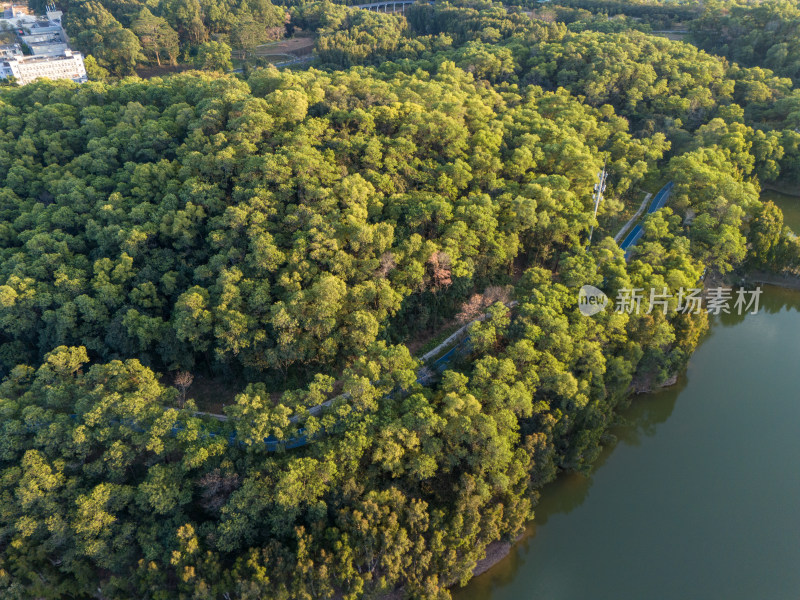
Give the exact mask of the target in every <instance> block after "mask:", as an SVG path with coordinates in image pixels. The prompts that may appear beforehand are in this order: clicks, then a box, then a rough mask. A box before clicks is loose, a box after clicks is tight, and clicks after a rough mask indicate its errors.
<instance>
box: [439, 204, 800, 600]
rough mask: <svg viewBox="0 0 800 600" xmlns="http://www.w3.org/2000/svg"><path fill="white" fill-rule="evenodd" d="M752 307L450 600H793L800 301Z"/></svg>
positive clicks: (799, 508) (711, 338) (797, 553)
mask: <svg viewBox="0 0 800 600" xmlns="http://www.w3.org/2000/svg"><path fill="white" fill-rule="evenodd" d="M787 220H788V219H787ZM797 223H798V225H800V219H799V220H798V221H797ZM798 229H800V227H798ZM761 305H762V306H761V309H760V311H759V313H758V314H756V315H747V316H745V317H737V316H724V318H721V319H716V320H715V321H714V322H713V324H712V327H711V331H710V333H709V334H708V336H707V337H706V339H705V340H704V341H703V343H702V344H701V345H700V347H699V348H698V349H697V352H696V353H695V354H694V356H693V357H692V359H691V361H690V363H689V367H688V370H687V372H686V374H685V375H684V376H683V377H682V378H681V380H680V381H679V383H678V385H677V386H675V387H674V388H671V389H669V390H665V391H662V392H659V393H656V394H650V395H643V396H638V397H636V398H635V399H634V401H633V403H632V406H631V408H630V409H629V410H627V411H626V412H625V413H624V415H623V416H624V418H625V419H626V421H627V424H626V425H625V426H622V427H618V428H616V429H615V430H614V433H615V434H616V435H617V437H618V438H619V442H618V443H617V444H616V446H615V447H613V448H608V449H607V450H606V451H605V453H604V454H603V456H602V458H601V459H600V461H599V463H598V464H597V466H596V468H595V469H594V471H593V473H592V474H591V476H590V477H588V478H587V477H583V476H581V475H567V476H564V477H561V478H559V480H558V481H557V482H555V483H554V484H552V485H550V486H548V487H547V488H545V489H544V490H543V491H542V500H541V502H540V504H539V506H538V507H537V509H536V521H535V523H534V524H533V525H531V527H530V529H529V531H528V534H527V536H526V538H525V539H524V540H523V541H522V542H521V543H519V544H517V545H516V546H515V547H514V549H513V550H512V552H511V554H510V555H509V556H508V557H507V558H506V559H504V561H503V562H501V563H499V564H498V565H496V566H495V567H494V568H493V569H491V570H490V571H489V572H487V573H486V574H484V575H482V576H480V577H477V578H476V579H474V580H473V581H472V582H471V583H470V584H469V585H468V586H467V587H466V588H464V589H462V590H459V591H456V592H455V594H454V595H455V598H456V600H606V599H610V600H660V599H664V600H693V599H703V600H707V599H725V600H755V599H759V600H760V599H765V600H783V599H787V600H789V599H791V600H797V598H800V469H799V467H798V465H800V368H798V366H800V361H798V350H800V293H798V292H791V291H787V290H781V289H778V288H771V287H765V288H764V294H763V295H762V302H761Z"/></svg>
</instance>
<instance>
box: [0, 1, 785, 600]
mask: <svg viewBox="0 0 800 600" xmlns="http://www.w3.org/2000/svg"><path fill="white" fill-rule="evenodd" d="M597 3H600V2H599V0H598V2H597ZM562 4H563V3H562ZM602 4H609V3H607V2H603V3H602ZM197 6H202V7H203V10H200V11H198V10H197ZM684 6H686V7H685V8H684ZM192 7H194V8H192ZM212 8H214V10H212ZM274 8H275V7H272V5H270V4H269V3H268V2H266V3H257V2H256V3H252V2H249V1H248V2H242V3H241V4H236V5H230V6H229V5H225V6H223V5H213V7H212V5H211V4H202V5H192V4H191V3H190V2H189V3H187V2H183V0H181V2H178V3H177V4H174V5H173V3H167V4H164V3H163V2H162V3H158V4H153V3H150V4H148V6H147V8H143V7H140V6H138V5H133V4H120V5H115V4H112V3H99V2H85V3H81V4H79V3H73V4H70V6H69V13H68V14H77V13H78V12H79V11H84V10H85V11H86V13H85V14H86V22H90V20H91V19H95V21H92V22H96V23H97V27H94V26H92V28H90V29H91V30H95V29H97V28H99V29H101V30H103V31H105V32H106V33H107V34H108V35H107V36H101V38H102V39H100V38H97V37H93V36H94V35H95V34H94V33H91V35H88V32H89V31H90V30H89V29H87V30H86V32H87V37H86V38H85V39H84V41H83V42H81V43H85V44H87V47H91V49H92V51H93V52H95V53H96V54H97V56H98V62H101V63H102V62H103V61H105V66H107V67H108V68H111V69H113V70H117V71H118V72H119V73H120V74H124V73H125V72H126V71H127V70H128V69H129V68H132V66H133V65H134V64H135V62H136V60H138V58H135V57H133V55H119V56H118V55H117V53H119V52H121V49H124V48H125V47H126V43H120V44H117V43H116V41H112V40H116V39H117V38H119V39H120V40H122V42H125V40H126V39H129V40H130V41H131V44H130V46H131V48H133V46H135V44H134V43H133V39H132V38H130V36H128V35H127V34H126V33H124V32H125V31H130V32H132V33H131V35H134V37H136V39H139V38H138V37H137V36H138V35H139V34H138V33H134V32H136V31H139V32H142V33H143V34H144V35H145V37H146V38H147V39H152V40H159V41H153V44H154V46H152V47H151V48H150V49H149V50H141V51H146V52H147V51H149V52H151V53H152V54H151V57H152V60H155V61H158V60H164V61H168V60H171V59H172V57H173V55H172V54H171V52H173V53H174V52H178V51H183V50H184V48H188V47H196V46H197V45H202V44H207V45H206V46H205V47H204V49H203V50H202V53H200V54H199V56H201V60H202V62H203V64H206V61H208V64H209V65H212V66H213V65H218V64H219V63H220V62H223V63H224V59H226V57H225V56H224V54H225V53H224V52H222V55H220V54H219V53H218V51H219V50H220V49H219V48H218V47H216V46H213V45H212V44H221V43H223V42H221V41H217V40H211V39H210V38H208V39H206V38H207V36H208V34H209V32H210V31H214V32H220V33H224V34H226V35H230V36H234V34H235V27H236V26H237V25H236V23H237V19H239V18H244V16H247V18H252V19H253V20H254V21H257V22H258V23H259V24H260V25H259V27H260V28H261V29H262V30H265V29H266V28H267V27H269V26H277V25H276V23H278V16H280V18H281V19H283V18H284V17H283V12H282V11H283V9H281V12H280V15H278V12H276V11H275V10H273V9H274ZM690 9H691V10H694V7H690V6H689V5H682V4H681V5H675V7H674V11H683V10H690ZM537 10H542V9H537ZM547 10H548V11H550V10H552V11H555V14H556V15H558V14H562V15H569V16H568V17H563V18H564V19H566V20H569V23H568V24H567V23H564V22H562V21H560V20H559V17H558V16H556V17H555V18H551V17H552V15H553V13H540V12H537V13H535V14H534V16H533V17H531V16H530V15H528V14H525V13H524V12H523V11H521V10H516V9H509V10H506V9H504V8H502V7H500V6H497V5H493V4H491V3H490V2H482V1H480V2H469V3H465V4H464V5H451V4H446V3H437V4H436V5H434V6H430V5H428V4H417V5H415V6H413V7H411V8H409V9H408V10H407V11H406V15H405V16H401V15H391V14H375V13H369V12H366V11H360V10H358V9H353V8H348V7H345V6H335V5H332V4H330V3H309V4H305V5H300V6H296V7H293V8H292V21H293V23H294V24H295V25H297V26H300V27H303V28H304V29H306V30H307V31H311V32H313V33H314V34H315V35H316V36H317V37H316V42H315V43H316V56H317V59H318V63H317V66H316V67H314V68H309V69H306V70H294V71H292V70H278V69H276V68H274V67H270V68H266V69H256V70H253V71H252V72H250V73H248V74H247V75H234V74H222V73H208V72H189V73H183V74H179V75H175V76H170V77H163V78H161V77H156V78H153V79H150V80H142V79H139V78H136V77H127V78H122V79H120V80H117V81H108V82H98V81H92V82H89V83H86V84H83V85H76V84H73V83H71V82H64V81H59V82H48V81H40V82H36V83H34V84H30V85H27V86H25V87H21V88H2V90H0V182H1V186H0V369H1V370H2V374H3V376H4V379H3V382H2V384H0V414H2V421H0V479H2V486H0V594H1V595H2V596H3V597H4V598H9V599H22V598H30V597H41V598H80V599H84V598H94V597H106V598H123V599H124V598H131V599H133V598H186V599H189V598H205V599H217V598H226V599H229V600H230V599H251V598H252V599H255V598H265V597H268V598H274V599H279V600H280V599H287V600H288V599H290V598H291V599H294V598H308V599H311V598H346V599H348V600H351V599H352V600H355V599H357V598H365V597H366V598H371V597H380V596H381V595H383V594H388V593H390V592H396V593H398V594H399V595H400V596H401V597H408V598H440V599H442V600H444V599H446V598H448V597H449V594H450V593H449V588H450V587H451V586H453V585H458V584H463V583H465V582H466V581H467V580H468V579H469V578H470V576H471V573H472V570H473V568H474V567H475V564H476V562H477V561H478V560H480V559H481V558H483V556H484V554H485V551H486V548H487V546H488V545H489V544H490V543H492V542H495V541H498V540H503V541H508V540H511V539H513V538H514V537H515V536H516V535H517V534H519V532H521V531H522V529H523V527H524V525H525V523H526V522H527V521H528V520H529V519H531V518H533V517H534V509H535V506H536V502H537V499H538V493H539V492H538V490H539V489H540V488H541V486H542V485H543V484H544V483H546V482H548V481H550V480H552V479H553V478H554V477H555V475H556V473H558V472H559V471H561V470H582V471H587V470H588V469H590V468H591V464H592V461H593V460H594V459H595V458H596V457H597V455H598V453H599V451H600V448H601V446H602V444H603V443H604V442H605V441H607V440H608V437H607V430H608V427H609V426H610V425H611V424H613V422H614V418H615V411H616V410H617V409H618V408H619V407H620V406H622V405H624V404H625V403H626V402H627V401H628V396H629V393H630V392H631V390H632V389H644V388H647V387H649V386H652V385H657V384H659V383H660V382H663V381H664V380H666V379H667V378H668V377H669V376H670V375H671V374H673V373H675V372H676V371H677V370H679V369H680V368H682V367H683V365H685V363H686V361H687V360H688V357H689V356H690V354H691V352H692V351H693V349H694V348H695V346H696V345H697V343H698V340H699V339H700V336H701V335H702V333H703V332H704V331H705V329H706V327H707V317H706V314H705V313H698V314H692V313H686V312H681V311H678V310H675V309H676V308H677V300H676V299H675V298H677V295H678V292H679V291H680V290H681V288H683V289H690V288H695V287H698V286H700V285H702V284H700V280H701V277H702V275H703V273H704V272H705V271H706V270H708V271H709V272H712V273H718V274H726V273H730V272H732V271H734V270H736V269H744V268H751V267H755V268H759V269H772V270H776V271H780V270H783V269H786V268H796V267H797V266H798V263H800V245H798V241H797V238H795V237H793V236H792V235H791V234H790V232H789V231H788V229H786V228H784V226H783V220H782V214H781V212H780V210H778V209H777V208H776V207H775V206H774V205H773V204H771V203H762V202H761V201H760V200H759V192H760V188H761V185H762V184H763V183H765V182H775V181H798V180H800V133H798V131H797V129H798V126H799V125H800V121H798V119H800V116H798V115H800V112H798V110H799V109H798V106H800V93H799V92H798V91H797V90H796V89H795V88H794V86H793V83H792V79H791V77H793V76H794V75H793V74H791V73H788V72H782V71H781V70H780V69H776V71H775V72H773V71H772V70H770V69H769V68H768V65H765V64H762V63H758V64H752V65H750V64H738V63H734V62H731V61H730V60H729V58H725V57H720V56H716V55H714V54H712V53H709V52H713V48H709V52H706V51H703V50H700V49H698V47H696V46H694V45H690V44H688V43H683V42H677V41H670V40H667V39H664V38H658V37H653V36H651V35H648V34H647V33H646V30H647V27H650V25H649V24H646V25H647V27H644V26H636V27H633V26H632V27H627V25H633V24H634V23H633V22H632V21H629V20H628V19H633V18H640V16H636V15H627V13H626V15H624V16H623V17H619V18H608V17H606V16H599V15H597V14H592V13H588V12H587V13H586V14H584V13H582V12H580V10H587V11H588V10H591V7H589V6H588V5H586V3H585V2H584V3H582V4H580V5H578V3H577V2H575V3H572V5H571V6H567V7H565V6H562V7H561V8H558V7H553V8H549V7H548V9H547ZM709 10H712V8H709ZM559 11H561V12H560V13H559ZM595 12H598V11H595ZM607 12H609V13H610V12H611V11H607ZM226 15H227V16H226ZM243 15H244V16H243ZM270 15H271V16H270ZM537 15H538V16H537ZM662 16H663V15H662ZM273 17H274V18H273ZM540 17H544V18H540ZM659 18H661V17H659ZM670 18H672V17H670ZM126 19H127V20H126ZM162 21H165V22H166V25H165V23H164V22H162ZM115 23H116V24H115ZM281 23H282V21H281ZM103 28H105V29H103ZM214 28H216V29H214ZM170 31H172V32H174V33H175V34H176V35H177V41H176V39H175V36H174V35H172V34H171V33H170ZM74 35H75V38H76V39H80V36H81V35H82V33H81V31H78V30H75V31H74ZM176 44H177V49H176ZM222 50H224V48H223V49H222ZM139 51H140V50H137V52H139ZM104 52H105V53H106V54H103V53H104ZM228 54H229V53H228ZM731 58H733V57H731ZM227 60H228V61H229V60H230V57H229V56H228V57H227ZM743 62H744V61H743ZM126 65H127V66H126ZM604 165H605V167H606V168H607V170H608V173H609V179H608V186H607V189H606V199H605V200H604V202H603V204H602V205H601V210H600V213H599V216H598V219H597V220H595V219H594V217H593V202H592V191H593V185H594V183H595V182H596V178H597V173H598V171H600V170H601V169H602V168H603V166H604ZM667 181H672V182H674V190H673V193H672V197H671V200H670V202H669V205H668V206H667V207H665V208H663V209H661V210H658V211H656V212H655V213H654V214H652V215H650V216H649V217H647V218H646V219H645V221H644V235H643V237H642V239H641V241H640V242H639V244H638V245H637V246H636V248H635V250H634V251H633V252H632V254H631V256H630V258H629V260H626V259H625V256H624V254H623V252H622V250H620V248H619V246H618V245H617V243H615V242H614V240H613V239H612V236H613V235H614V234H615V233H616V232H617V229H618V228H619V226H620V225H621V224H622V223H623V222H624V221H626V220H627V219H628V218H629V217H630V216H631V215H632V214H633V212H634V211H635V210H636V207H637V206H638V205H639V203H640V202H641V200H642V197H643V196H644V194H645V192H655V191H657V190H658V189H659V188H660V187H661V186H662V185H663V184H664V183H666V182H667ZM592 226H594V227H595V231H594V237H593V241H592V243H591V244H588V232H589V229H590V228H591V227H592ZM584 284H591V285H595V286H598V287H601V288H602V289H603V290H604V291H605V292H606V293H607V294H608V296H609V297H610V298H615V297H616V296H617V294H618V293H620V292H621V291H622V290H626V289H627V290H630V289H632V288H641V289H646V290H650V289H657V290H666V291H668V292H669V293H670V294H672V295H673V299H672V300H670V307H671V308H672V310H670V311H668V312H666V313H664V312H662V311H660V310H654V311H641V312H639V313H620V312H614V311H605V312H602V313H599V314H597V315H595V316H593V317H591V318H589V317H585V316H584V315H582V314H581V313H580V312H579V311H578V308H577V298H578V295H577V293H578V289H579V288H580V287H581V286H582V285H584ZM459 314H461V315H462V316H463V317H464V318H463V319H462V321H469V320H471V319H474V318H476V317H480V316H484V317H485V318H484V319H483V320H479V321H475V322H474V323H473V324H472V325H471V326H470V328H469V338H470V343H469V345H468V348H467V350H466V351H465V352H463V353H462V354H461V355H460V357H459V358H457V359H456V360H454V362H452V363H451V364H450V365H449V367H448V368H447V369H446V370H445V371H444V372H443V373H442V374H441V376H440V377H437V378H433V379H432V380H430V381H426V383H425V384H423V383H420V378H419V377H418V373H419V369H420V366H421V364H420V361H419V360H418V359H416V358H414V356H413V355H412V352H411V351H410V350H409V345H413V344H412V342H414V341H416V340H417V338H420V337H424V336H425V335H426V334H429V333H431V332H434V333H436V332H440V331H441V330H444V327H443V326H444V324H447V323H450V324H451V323H452V322H453V321H452V320H453V319H455V318H456V317H457V315H459ZM187 371H188V372H192V373H194V374H202V375H204V376H206V377H216V378H217V380H218V381H222V382H224V383H225V385H228V386H231V387H236V388H237V389H243V388H244V391H243V392H242V393H240V394H238V395H237V396H236V398H235V402H233V403H232V404H231V405H229V406H227V407H226V408H225V417H226V420H219V419H210V418H208V417H207V416H204V415H203V414H202V413H199V412H198V406H197V404H196V402H195V401H194V400H192V395H193V391H192V389H191V388H189V391H188V399H187V398H185V396H186V395H187V392H186V387H187V384H186V383H185V382H186V381H187V379H186V378H183V379H181V381H183V382H184V383H182V384H179V386H178V387H177V388H176V387H171V386H169V385H166V384H165V381H166V380H167V378H168V377H171V376H172V375H173V374H174V373H175V372H181V373H183V372H187ZM246 384H247V385H246ZM245 385H246V388H245ZM329 400H330V402H329V403H328V404H326V405H325V406H324V410H319V409H318V408H315V407H319V406H320V405H321V404H323V402H326V401H329ZM311 409H314V410H313V411H312V410H311ZM265 439H270V440H273V441H277V443H278V444H280V443H285V444H286V445H287V446H289V445H291V444H290V442H292V441H296V440H298V439H303V440H306V441H308V443H303V444H300V445H298V447H293V448H291V449H287V448H281V449H279V451H277V452H276V451H272V450H274V448H271V447H268V446H267V445H266V444H265V443H264V441H265Z"/></svg>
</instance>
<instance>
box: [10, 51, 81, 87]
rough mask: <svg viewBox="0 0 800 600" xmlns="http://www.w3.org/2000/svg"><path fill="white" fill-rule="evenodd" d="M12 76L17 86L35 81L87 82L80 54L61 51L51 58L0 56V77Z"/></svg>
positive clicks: (16, 55)
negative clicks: (63, 80)
mask: <svg viewBox="0 0 800 600" xmlns="http://www.w3.org/2000/svg"><path fill="white" fill-rule="evenodd" d="M9 76H13V77H14V79H16V80H17V83H18V84H19V85H27V84H28V83H31V82H32V81H35V80H37V79H40V78H41V79H71V80H72V81H75V82H76V83H83V82H84V81H87V79H88V77H86V67H84V66H83V56H82V55H81V53H80V52H73V51H72V50H63V51H62V52H61V54H58V55H53V56H22V55H21V54H15V55H13V56H0V77H3V78H6V77H9Z"/></svg>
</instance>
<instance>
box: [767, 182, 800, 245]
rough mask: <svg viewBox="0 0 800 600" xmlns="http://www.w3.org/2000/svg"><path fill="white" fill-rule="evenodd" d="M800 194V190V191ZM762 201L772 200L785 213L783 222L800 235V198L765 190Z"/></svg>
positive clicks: (799, 192) (799, 191)
mask: <svg viewBox="0 0 800 600" xmlns="http://www.w3.org/2000/svg"><path fill="white" fill-rule="evenodd" d="M798 194H800V190H798ZM761 199H762V200H772V201H773V202H774V203H775V204H776V205H777V206H778V208H780V209H781V211H783V222H784V223H785V224H786V225H788V226H789V229H791V230H792V231H794V232H795V233H797V234H800V196H789V195H788V194H781V193H780V192H773V191H770V190H765V191H764V192H762V194H761Z"/></svg>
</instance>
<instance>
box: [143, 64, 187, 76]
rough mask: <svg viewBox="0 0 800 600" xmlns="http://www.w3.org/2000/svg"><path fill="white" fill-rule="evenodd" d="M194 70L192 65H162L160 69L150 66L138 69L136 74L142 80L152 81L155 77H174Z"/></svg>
mask: <svg viewBox="0 0 800 600" xmlns="http://www.w3.org/2000/svg"><path fill="white" fill-rule="evenodd" d="M193 68H194V67H193V66H192V65H161V66H160V67H159V66H156V65H153V66H150V65H148V66H141V67H137V68H136V74H137V75H138V76H139V77H141V78H142V79H151V78H153V77H163V76H164V75H174V74H175V73H183V72H184V71H191V70H192V69H193Z"/></svg>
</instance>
